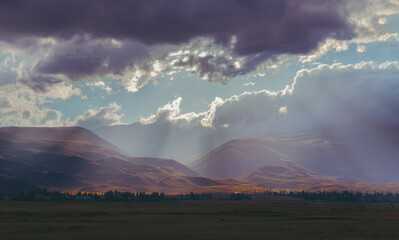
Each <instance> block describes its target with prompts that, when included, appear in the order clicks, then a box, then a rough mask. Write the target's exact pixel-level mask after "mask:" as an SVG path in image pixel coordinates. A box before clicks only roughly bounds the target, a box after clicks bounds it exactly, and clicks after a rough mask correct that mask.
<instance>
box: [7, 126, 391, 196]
mask: <svg viewBox="0 0 399 240" xmlns="http://www.w3.org/2000/svg"><path fill="white" fill-rule="evenodd" d="M129 133H131V132H129ZM336 133H337V132H336ZM339 135H342V133H340V134H339ZM126 136H127V134H126ZM131 136H137V135H134V134H131ZM323 136H324V137H322V134H321V132H313V133H309V132H299V133H276V132H274V133H272V132H270V133H267V134H261V135H257V136H255V137H245V138H238V139H233V140H230V141H228V142H226V143H224V144H222V145H221V146H219V147H217V148H215V149H213V150H212V151H210V152H209V153H207V154H204V155H203V156H202V157H200V158H198V159H196V160H194V161H191V162H190V163H189V164H188V167H187V166H185V165H184V164H182V163H179V162H177V161H175V160H172V159H165V158H150V157H130V156H127V154H126V153H124V151H122V150H120V149H119V148H118V147H116V146H115V145H112V144H111V143H109V142H107V141H105V140H104V139H102V138H100V137H99V136H97V135H96V134H94V133H92V132H91V131H89V130H86V129H84V128H77V127H68V128H20V127H6V128H0V183H2V184H1V186H2V189H0V191H5V190H10V188H13V189H25V190H29V189H37V188H38V187H47V188H50V189H60V190H63V191H79V190H82V191H108V190H113V189H118V190H124V191H163V192H170V193H171V192H175V193H177V192H189V191H219V192H222V191H224V192H226V191H227V192H229V191H230V192H234V191H252V190H253V189H258V190H259V189H269V188H272V189H298V190H300V189H306V190H312V191H314V190H323V189H329V190H344V189H351V190H362V191H366V190H370V189H376V190H381V189H389V190H395V189H399V188H398V186H397V185H392V184H391V185H375V183H384V184H386V183H388V181H391V182H393V183H397V182H395V181H394V180H395V179H397V178H395V177H396V175H395V174H394V173H395V172H396V169H398V168H396V169H395V168H393V169H392V170H391V171H386V170H385V168H386V167H385V165H384V164H381V167H380V168H375V169H366V168H365V166H367V165H366V164H365V163H363V162H358V161H357V160H358V158H354V157H353V156H352V155H351V152H350V151H349V149H348V148H352V147H356V146H357V145H358V144H359V143H350V142H344V140H345V139H337V138H334V137H332V136H331V135H329V137H327V135H323ZM187 137H188V138H189V137H190V136H187ZM357 137H359V136H357ZM346 140H347V141H349V140H350V138H349V137H348V138H347V139H346ZM136 141H138V140H136ZM195 141H196V139H195V138H193V136H191V142H190V143H184V141H183V140H181V142H180V144H182V145H181V147H182V148H183V149H184V148H185V146H187V148H186V149H185V150H188V151H187V152H190V151H193V150H192V149H190V148H189V146H190V144H192V142H195ZM369 141H371V142H372V141H373V140H369ZM210 145H212V144H210ZM133 146H134V145H133ZM386 149H387V148H385V150H386ZM165 150H167V148H165V149H164V150H163V151H165ZM372 150H373V151H377V150H381V149H376V148H374V149H372ZM383 150H384V149H383ZM389 150H390V153H391V154H393V155H392V157H395V154H396V153H397V151H395V150H394V149H389ZM155 154H159V153H155ZM368 154H370V153H368ZM375 154H379V152H378V151H377V152H376V153H375ZM392 160H393V159H392ZM383 161H385V162H387V161H390V159H389V158H387V159H383ZM383 161H381V162H383ZM391 166H394V165H391ZM190 167H191V168H190ZM381 169H382V170H383V171H384V172H385V173H392V175H383V176H382V175H379V174H378V173H379V171H382V170H381ZM374 170H375V173H374V174H369V173H370V172H372V171H374ZM384 181H385V182H384ZM362 182H363V183H362ZM364 182H368V183H369V184H365V183H364ZM373 184H374V185H373Z"/></svg>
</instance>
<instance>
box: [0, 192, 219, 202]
mask: <svg viewBox="0 0 399 240" xmlns="http://www.w3.org/2000/svg"><path fill="white" fill-rule="evenodd" d="M212 199H213V195H212V193H193V192H191V193H188V194H179V195H165V193H158V192H153V193H145V192H135V193H134V192H121V191H117V190H115V191H108V192H105V193H96V192H94V193H93V192H77V193H76V194H74V193H69V192H60V191H47V189H43V190H41V191H30V192H24V191H22V192H19V193H15V192H13V193H0V200H16V201H107V202H116V201H137V202H152V201H173V200H212Z"/></svg>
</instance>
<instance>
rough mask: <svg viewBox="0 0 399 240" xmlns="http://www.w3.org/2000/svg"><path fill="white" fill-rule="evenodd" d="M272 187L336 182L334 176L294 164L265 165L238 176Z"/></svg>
mask: <svg viewBox="0 0 399 240" xmlns="http://www.w3.org/2000/svg"><path fill="white" fill-rule="evenodd" d="M238 180H240V181H243V182H252V183H257V184H258V185H259V186H264V187H270V188H273V189H276V188H277V189H301V188H304V187H309V186H315V185H322V184H326V183H338V181H337V179H336V178H334V177H326V176H320V175H318V174H316V173H314V172H311V171H309V170H307V169H304V168H302V167H299V166H295V165H294V164H280V165H266V166H263V167H261V168H259V169H256V170H253V171H251V172H249V173H246V174H244V175H242V176H240V177H239V178H238Z"/></svg>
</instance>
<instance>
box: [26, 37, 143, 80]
mask: <svg viewBox="0 0 399 240" xmlns="http://www.w3.org/2000/svg"><path fill="white" fill-rule="evenodd" d="M147 56H148V53H147V52H146V50H145V48H144V46H142V44H138V43H134V42H129V41H125V42H118V41H115V40H111V39H90V38H89V37H76V38H74V39H72V40H71V41H66V42H62V43H60V44H58V45H57V46H56V47H55V48H54V49H53V51H52V53H51V54H50V56H48V57H47V58H45V59H43V60H40V61H39V62H38V63H37V65H36V66H35V68H34V70H35V71H36V72H38V73H42V74H64V75H65V76H67V77H68V78H69V79H71V80H74V81H77V80H82V79H86V78H90V77H93V76H98V77H105V76H106V75H108V74H115V75H119V74H121V73H122V72H123V70H125V69H126V68H128V67H131V66H133V65H134V64H135V63H136V61H138V60H139V59H143V58H145V57H147Z"/></svg>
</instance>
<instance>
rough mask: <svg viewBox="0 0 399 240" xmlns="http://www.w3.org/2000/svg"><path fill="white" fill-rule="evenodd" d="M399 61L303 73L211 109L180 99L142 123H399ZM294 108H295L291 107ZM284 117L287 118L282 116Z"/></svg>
mask: <svg viewBox="0 0 399 240" xmlns="http://www.w3.org/2000/svg"><path fill="white" fill-rule="evenodd" d="M397 76H399V63H398V62H386V63H383V64H379V65H378V64H375V63H373V62H361V63H358V64H349V65H344V64H341V63H336V64H333V65H325V64H321V65H319V66H317V67H316V68H312V69H302V70H300V71H298V73H297V75H296V77H295V80H294V83H293V84H292V86H287V87H286V88H285V89H282V90H280V91H275V92H270V91H266V90H263V91H258V92H244V93H242V94H240V95H234V96H232V97H231V98H228V99H221V98H216V99H215V100H214V101H213V102H212V103H210V105H209V110H207V111H205V112H201V113H186V114H181V112H180V102H181V101H182V98H180V97H179V98H177V99H176V100H174V101H173V102H172V103H168V104H166V105H165V106H162V107H160V108H159V109H158V112H157V114H154V115H152V116H150V117H148V118H145V119H144V118H143V119H142V123H145V124H151V123H154V122H157V121H168V122H170V123H177V122H178V121H180V123H181V122H182V121H183V122H184V123H185V124H194V125H198V124H199V123H201V125H202V126H203V127H214V128H219V127H222V128H225V127H226V126H228V127H233V126H241V127H244V128H245V127H249V126H252V125H255V124H260V123H262V124H265V126H274V127H276V126H278V125H280V126H284V127H289V128H295V127H302V128H306V127H311V126H312V125H317V124H339V123H342V124H345V123H347V122H350V121H358V120H360V119H364V120H366V119H370V120H371V119H373V121H377V120H378V121H391V122H394V121H396V120H398V121H399V119H397V118H398V116H396V115H397V114H396V113H397V112H398V111H399V101H398V100H397V94H398V93H399V81H398V78H397ZM288 109H289V111H288ZM282 116H284V118H283V119H281V117H282Z"/></svg>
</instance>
